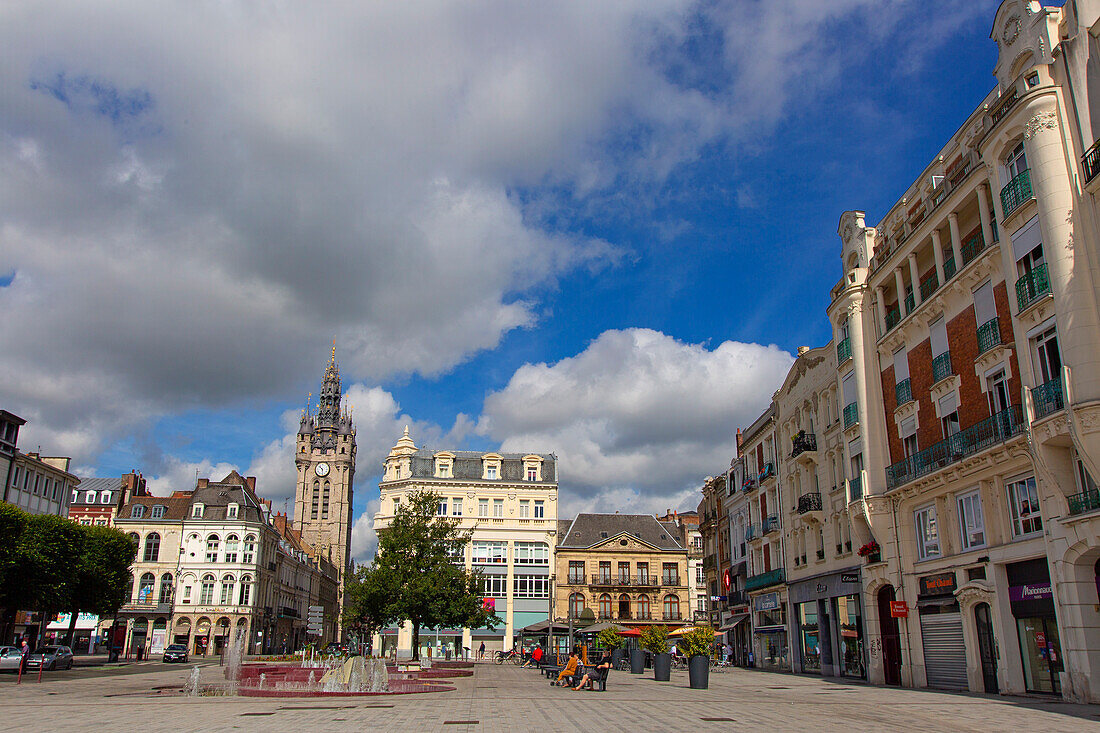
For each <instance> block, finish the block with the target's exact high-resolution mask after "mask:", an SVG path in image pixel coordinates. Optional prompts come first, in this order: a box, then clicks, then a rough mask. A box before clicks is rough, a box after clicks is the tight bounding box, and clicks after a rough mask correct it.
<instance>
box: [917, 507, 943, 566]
mask: <svg viewBox="0 0 1100 733" xmlns="http://www.w3.org/2000/svg"><path fill="white" fill-rule="evenodd" d="M914 518H915V521H916V530H917V554H918V556H919V557H920V559H921V560H925V559H927V558H930V557H939V554H940V532H939V528H938V527H937V525H936V507H935V506H933V505H929V506H926V507H924V508H922V509H918V510H917V511H916V512H914Z"/></svg>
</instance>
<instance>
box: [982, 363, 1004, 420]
mask: <svg viewBox="0 0 1100 733" xmlns="http://www.w3.org/2000/svg"><path fill="white" fill-rule="evenodd" d="M985 386H986V388H987V390H988V392H987V393H986V394H987V396H988V398H989V412H990V414H992V415H996V414H997V413H998V412H1002V411H1004V410H1007V409H1008V407H1009V402H1008V377H1006V376H1005V370H1004V369H998V370H997V371H995V372H993V373H991V374H987V375H986V377H985Z"/></svg>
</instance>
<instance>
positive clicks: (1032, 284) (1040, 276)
mask: <svg viewBox="0 0 1100 733" xmlns="http://www.w3.org/2000/svg"><path fill="white" fill-rule="evenodd" d="M1048 293H1050V276H1049V275H1048V274H1047V266H1046V265H1045V264H1042V265H1039V266H1038V267H1036V268H1035V269H1034V270H1032V271H1031V272H1029V273H1027V274H1026V275H1024V276H1023V277H1021V278H1020V279H1019V280H1017V281H1016V304H1017V305H1018V306H1019V307H1020V310H1021V311H1022V310H1025V309H1026V308H1027V307H1028V306H1029V305H1031V304H1032V303H1034V302H1035V301H1037V300H1038V299H1039V298H1041V297H1043V296H1044V295H1047V294H1048Z"/></svg>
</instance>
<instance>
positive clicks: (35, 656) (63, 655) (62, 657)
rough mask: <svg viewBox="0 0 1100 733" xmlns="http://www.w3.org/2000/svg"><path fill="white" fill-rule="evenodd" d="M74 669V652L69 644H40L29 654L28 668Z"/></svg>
mask: <svg viewBox="0 0 1100 733" xmlns="http://www.w3.org/2000/svg"><path fill="white" fill-rule="evenodd" d="M39 665H41V666H42V669H72V668H73V652H72V650H71V649H69V647H67V646H40V647H38V648H37V649H35V650H34V651H33V652H31V653H30V654H28V655H27V669H38V667H39Z"/></svg>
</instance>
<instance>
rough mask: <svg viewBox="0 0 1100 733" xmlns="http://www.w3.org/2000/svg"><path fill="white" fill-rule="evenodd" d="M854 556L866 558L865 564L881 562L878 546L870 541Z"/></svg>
mask: <svg viewBox="0 0 1100 733" xmlns="http://www.w3.org/2000/svg"><path fill="white" fill-rule="evenodd" d="M856 554H857V555H859V556H860V557H865V558H867V562H869V563H871V562H881V561H882V548H881V547H879V546H878V543H877V542H875V541H874V540H871V541H870V542H868V543H867V544H865V545H864V546H863V547H860V548H859V549H858V550H856Z"/></svg>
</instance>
